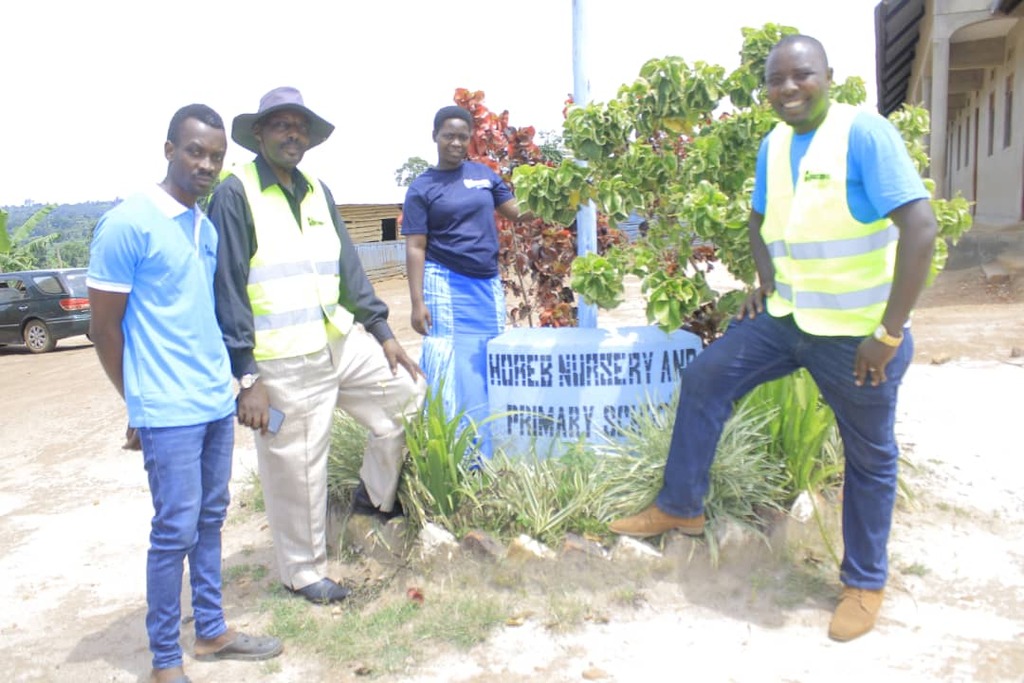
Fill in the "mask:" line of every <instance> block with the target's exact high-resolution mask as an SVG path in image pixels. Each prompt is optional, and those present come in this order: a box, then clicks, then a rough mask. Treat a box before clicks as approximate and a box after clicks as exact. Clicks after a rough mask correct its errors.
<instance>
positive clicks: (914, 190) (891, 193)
mask: <svg viewBox="0 0 1024 683" xmlns="http://www.w3.org/2000/svg"><path fill="white" fill-rule="evenodd" d="M849 163H850V170H851V172H852V173H853V174H855V175H856V176H857V177H859V179H860V181H861V182H862V183H863V185H864V193H865V195H866V196H867V199H868V201H869V202H870V204H871V206H872V207H874V209H875V211H877V212H878V216H879V217H882V216H888V215H889V214H890V213H892V212H893V211H894V210H895V209H898V208H899V207H901V206H903V205H904V204H907V203H909V202H912V201H914V200H917V199H927V198H928V197H929V194H928V189H927V188H926V187H925V186H924V181H922V180H921V176H920V175H919V174H918V172H917V169H916V168H915V167H914V162H913V161H912V160H911V159H910V155H909V154H908V153H907V148H906V145H905V144H904V143H903V138H901V137H900V134H899V131H897V130H896V127H895V126H893V125H892V123H890V122H889V121H888V120H886V119H885V118H883V117H881V116H879V115H877V114H870V113H861V114H858V116H857V118H856V119H854V124H853V127H852V128H851V129H850V157H849Z"/></svg>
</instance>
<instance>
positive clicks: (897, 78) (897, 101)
mask: <svg viewBox="0 0 1024 683" xmlns="http://www.w3.org/2000/svg"><path fill="white" fill-rule="evenodd" d="M1016 1H1017V2H1021V0H1016ZM924 13H925V8H924V0H891V1H890V2H880V3H878V5H876V6H875V70H876V74H875V77H876V82H877V84H878V111H879V113H880V114H882V115H883V116H888V115H889V114H891V113H892V112H894V111H896V110H897V109H899V107H900V105H901V104H903V102H904V101H906V99H907V89H908V88H909V87H910V74H911V70H912V69H913V67H914V57H915V55H916V54H917V44H918V41H919V39H920V36H921V31H920V25H921V19H923V18H924Z"/></svg>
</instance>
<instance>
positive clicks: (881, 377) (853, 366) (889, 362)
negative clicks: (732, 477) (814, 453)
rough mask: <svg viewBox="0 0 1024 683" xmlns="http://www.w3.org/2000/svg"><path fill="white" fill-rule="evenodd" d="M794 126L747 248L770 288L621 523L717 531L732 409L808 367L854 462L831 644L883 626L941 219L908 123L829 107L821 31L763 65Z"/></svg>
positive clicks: (718, 352) (685, 401) (766, 175)
mask: <svg viewBox="0 0 1024 683" xmlns="http://www.w3.org/2000/svg"><path fill="white" fill-rule="evenodd" d="M765 69H766V73H765V78H766V81H767V91H768V98H769V100H770V101H771V104H772V106H773V107H774V109H775V111H776V112H777V113H778V115H779V116H780V117H781V118H782V122H781V123H779V124H778V125H777V126H776V128H775V129H774V130H773V131H772V132H771V133H770V134H769V135H768V136H767V137H766V138H765V140H764V142H763V143H762V145H761V150H760V154H759V155H758V164H757V174H756V184H755V189H754V195H753V198H752V206H753V209H752V211H751V215H750V221H749V232H750V244H751V249H752V251H753V256H754V261H755V263H756V265H757V272H758V280H759V286H758V287H757V288H756V289H755V290H754V291H753V292H752V293H751V294H750V296H749V297H748V298H747V300H746V301H745V303H744V305H743V308H742V310H741V312H740V314H739V315H738V316H737V320H736V321H735V322H734V324H733V325H731V326H730V328H729V330H728V332H727V333H726V334H725V335H724V336H723V337H722V338H721V339H720V340H718V341H716V342H715V343H713V344H711V345H710V346H709V347H708V348H707V349H706V350H705V351H704V352H703V353H702V354H700V355H698V356H697V358H696V360H695V361H694V362H692V363H691V364H690V365H689V366H688V367H687V368H686V369H685V370H684V371H683V374H682V378H681V382H682V389H681V393H680V398H679V407H678V412H677V415H676V422H675V427H674V430H673V433H672V441H671V446H670V449H669V456H668V462H667V463H666V465H665V481H664V486H663V488H662V490H661V492H660V493H659V494H658V497H657V499H656V500H655V502H654V504H652V505H651V506H650V507H648V508H647V509H645V510H643V511H642V512H640V513H639V514H637V515H634V516H632V517H627V518H625V519H620V520H617V521H615V522H613V523H612V524H611V525H610V529H611V530H612V531H614V532H616V533H620V534H625V535H630V536H638V537H646V536H654V535H657V534H660V533H663V532H665V531H668V530H669V529H679V530H681V531H682V532H683V533H686V534H690V535H700V534H702V533H703V531H704V496H705V494H706V493H707V489H708V471H709V469H710V467H711V461H712V459H713V458H714V455H715V449H716V446H717V443H718V439H719V437H720V435H721V433H722V427H723V424H724V423H725V421H726V419H727V418H728V417H729V414H730V412H731V410H732V404H733V402H734V401H735V400H737V399H739V398H740V397H742V396H743V395H744V394H746V393H747V392H748V391H750V390H751V389H753V388H754V387H756V386H757V385H759V384H761V383H763V382H767V381H770V380H773V379H776V378H779V377H782V376H783V375H787V374H789V373H791V372H793V371H794V370H796V369H797V368H801V367H804V368H807V370H808V371H809V372H810V374H811V375H812V376H813V377H814V379H815V381H816V382H817V384H818V387H819V388H820V389H821V392H822V395H823V396H824V397H825V399H826V400H827V401H828V403H829V405H830V406H831V407H832V409H833V411H834V412H835V415H836V419H837V421H838V424H839V430H840V434H841V435H842V439H843V446H844V451H845V456H846V470H845V480H844V488H843V539H844V542H845V553H844V557H843V561H842V566H841V568H840V580H841V581H842V584H843V591H842V595H841V597H840V600H839V604H838V606H837V607H836V610H835V613H834V614H833V616H832V621H831V623H830V625H829V636H830V637H831V638H833V639H835V640H839V641H846V640H851V639H853V638H856V637H858V636H860V635H863V634H864V633H866V632H867V631H869V630H870V629H871V628H872V627H873V626H874V624H875V619H876V617H877V615H878V611H879V609H880V607H881V604H882V595H883V589H884V586H885V582H886V577H887V573H888V559H887V554H886V546H887V543H888V538H889V529H890V526H891V523H892V511H893V505H894V503H895V496H896V464H897V458H898V449H897V445H896V439H895V434H894V431H893V428H894V423H895V412H896V394H897V389H898V387H899V384H900V381H901V379H902V378H903V374H904V372H905V371H906V369H907V366H908V365H909V364H910V360H911V356H912V355H913V341H912V339H911V335H910V330H909V328H907V327H906V325H907V321H908V320H909V317H910V312H911V309H912V308H913V306H914V303H915V302H916V300H917V297H918V295H919V294H920V292H921V290H922V288H923V287H924V285H925V281H926V278H927V275H928V270H929V265H930V263H931V257H932V250H933V249H934V244H935V235H936V230H937V227H936V221H935V215H934V214H933V212H932V209H931V205H930V204H929V201H928V199H929V195H928V191H927V189H926V188H925V187H924V183H923V182H922V181H921V178H920V177H919V176H918V174H917V172H916V170H915V168H914V165H913V163H912V161H911V160H910V157H909V155H908V154H907V151H906V148H905V146H904V144H903V141H902V140H901V138H900V136H899V133H898V132H897V131H896V129H895V128H894V127H893V126H892V125H891V124H890V123H889V122H888V121H886V120H885V119H884V118H882V117H881V116H878V115H877V114H873V113H868V112H864V111H859V110H856V109H854V108H852V107H848V106H846V105H841V104H834V103H831V102H830V101H829V87H830V85H831V82H832V69H831V68H829V66H828V59H827V58H826V56H825V50H824V48H823V47H822V45H821V43H819V42H818V41H817V40H815V39H814V38H811V37H809V36H800V35H797V36H787V37H786V38H784V39H782V40H781V41H780V42H779V43H778V44H777V45H776V46H775V47H774V48H773V49H772V51H771V53H770V54H769V56H768V61H767V63H766V66H765Z"/></svg>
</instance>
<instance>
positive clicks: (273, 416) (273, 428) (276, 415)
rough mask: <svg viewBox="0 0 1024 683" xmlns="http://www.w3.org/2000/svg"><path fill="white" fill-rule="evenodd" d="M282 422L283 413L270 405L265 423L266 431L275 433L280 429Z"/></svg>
mask: <svg viewBox="0 0 1024 683" xmlns="http://www.w3.org/2000/svg"><path fill="white" fill-rule="evenodd" d="M283 422H284V413H282V412H281V411H280V410H278V409H277V408H275V407H274V406H270V420H269V422H268V423H267V431H268V432H270V433H271V434H277V432H278V430H279V429H281V424H282V423H283Z"/></svg>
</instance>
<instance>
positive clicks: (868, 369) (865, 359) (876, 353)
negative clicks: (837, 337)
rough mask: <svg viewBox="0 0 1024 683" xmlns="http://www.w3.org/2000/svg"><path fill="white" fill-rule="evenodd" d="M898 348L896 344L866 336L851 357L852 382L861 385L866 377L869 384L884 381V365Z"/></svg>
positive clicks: (875, 384)
mask: <svg viewBox="0 0 1024 683" xmlns="http://www.w3.org/2000/svg"><path fill="white" fill-rule="evenodd" d="M898 350H899V347H898V346H887V345H886V344H883V343H882V342H880V341H878V340H877V339H875V338H874V337H866V338H865V339H864V341H862V342H861V343H860V346H858V347H857V355H856V356H855V357H854V359H853V383H854V384H856V385H857V386H858V387H859V386H863V385H864V380H865V379H868V380H869V381H870V382H871V386H873V387H877V386H878V385H879V384H881V383H882V382H884V381H885V380H886V376H885V366H887V365H888V364H889V361H891V360H892V359H893V358H894V357H895V356H896V352H897V351H898Z"/></svg>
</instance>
